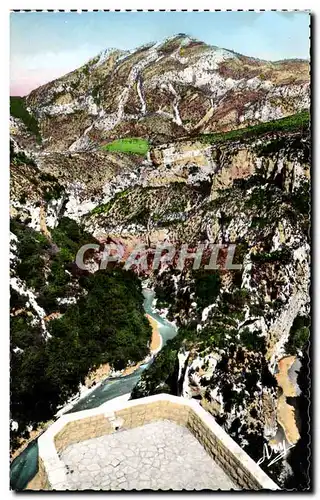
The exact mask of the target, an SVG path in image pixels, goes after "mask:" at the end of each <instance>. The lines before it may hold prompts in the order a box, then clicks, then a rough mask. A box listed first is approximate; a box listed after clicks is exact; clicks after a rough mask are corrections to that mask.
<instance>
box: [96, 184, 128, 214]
mask: <svg viewBox="0 0 320 500" xmlns="http://www.w3.org/2000/svg"><path fill="white" fill-rule="evenodd" d="M129 192H130V189H125V190H124V191H120V192H119V193H116V194H115V195H114V197H113V198H112V199H111V200H109V201H108V203H103V204H102V205H98V206H97V207H95V208H94V209H93V210H91V215H96V214H102V213H107V212H109V210H110V208H111V207H112V206H113V205H114V203H115V202H116V201H117V200H120V198H124V197H125V196H127V194H128V193H129Z"/></svg>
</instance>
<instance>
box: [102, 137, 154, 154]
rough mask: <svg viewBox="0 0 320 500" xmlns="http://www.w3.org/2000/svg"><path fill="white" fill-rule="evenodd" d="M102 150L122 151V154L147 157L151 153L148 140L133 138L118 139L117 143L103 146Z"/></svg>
mask: <svg viewBox="0 0 320 500" xmlns="http://www.w3.org/2000/svg"><path fill="white" fill-rule="evenodd" d="M101 148H102V149H106V150H107V151H120V152H121V153H132V154H137V155H141V156H145V155H146V154H147V152H148V151H149V143H148V141H147V140H146V139H141V138H139V137H137V138H134V137H132V138H125V139H117V140H116V141H113V142H110V143H109V144H105V145H104V146H101Z"/></svg>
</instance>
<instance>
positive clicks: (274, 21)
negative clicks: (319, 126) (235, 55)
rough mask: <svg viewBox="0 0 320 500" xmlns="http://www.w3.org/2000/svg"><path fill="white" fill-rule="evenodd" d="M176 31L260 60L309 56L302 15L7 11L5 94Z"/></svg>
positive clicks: (306, 26)
mask: <svg viewBox="0 0 320 500" xmlns="http://www.w3.org/2000/svg"><path fill="white" fill-rule="evenodd" d="M177 33H186V34H188V35H190V36H192V37H195V38H198V39H200V40H202V41H204V42H206V43H208V44H211V45H217V46H219V47H224V48H227V49H232V50H235V51H236V52H240V53H242V54H245V55H249V56H253V57H258V58H261V59H270V60H279V59H286V58H303V59H308V58H309V14H308V13H305V12H297V13H291V12H139V13H137V12H128V13H127V12H119V13H114V12H88V13H81V14H78V13H56V12H54V13H45V12H31V13H12V14H11V94H12V95H18V94H20V95H24V94H27V93H29V92H30V90H32V89H33V88H35V87H37V86H39V85H41V84H43V83H46V82H47V81H50V80H52V79H54V78H57V77H58V76H61V75H63V74H65V73H67V72H68V71H71V70H73V69H75V68H77V67H79V66H81V65H82V64H84V63H85V62H86V61H87V60H88V59H89V58H91V57H94V56H95V55H96V54H97V53H98V52H100V51H101V50H104V49H106V48H108V47H117V48H120V49H133V48H135V47H138V46H139V45H142V44H144V43H147V42H151V41H158V40H161V39H163V38H166V37H168V36H172V35H174V34H177Z"/></svg>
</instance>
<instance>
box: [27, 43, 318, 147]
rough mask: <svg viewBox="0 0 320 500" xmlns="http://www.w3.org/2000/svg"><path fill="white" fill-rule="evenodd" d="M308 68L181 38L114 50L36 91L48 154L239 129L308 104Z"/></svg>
mask: <svg viewBox="0 0 320 500" xmlns="http://www.w3.org/2000/svg"><path fill="white" fill-rule="evenodd" d="M309 80H310V77H309V63H308V62H307V61H303V60H292V61H281V62H276V63H273V62H268V61H261V60H259V59H253V58H250V57H246V56H243V55H241V54H237V53H235V52H232V51H228V50H225V49H220V48H218V47H215V46H209V45H206V44H205V43H203V42H200V41H198V40H195V39H192V38H190V37H187V36H186V35H178V36H176V37H172V38H171V39H168V40H165V41H164V42H162V43H161V42H160V43H156V44H153V45H152V44H151V45H148V46H143V47H140V48H138V49H137V50H135V51H132V52H125V51H120V50H116V49H114V50H109V51H106V52H104V53H102V54H99V55H98V56H97V57H95V58H93V59H91V60H90V61H88V63H87V64H85V65H84V66H82V67H80V68H78V69H76V70H75V71H73V72H71V73H69V74H67V75H65V76H63V77H61V78H59V79H57V80H54V81H53V82H50V83H48V84H46V85H43V86H41V87H39V88H38V89H36V90H34V91H32V92H31V93H30V94H29V96H28V97H27V99H26V103H27V106H28V107H29V109H30V110H31V111H32V113H33V114H34V115H35V116H37V118H38V121H39V126H40V130H41V135H42V137H43V139H44V144H43V147H44V148H45V149H46V150H48V151H61V150H67V149H71V150H74V151H83V150H85V149H86V148H87V147H88V145H90V144H93V145H99V144H101V143H103V142H105V141H107V140H109V139H113V138H118V137H119V136H120V137H121V136H122V137H123V136H131V137H132V136H133V137H139V136H142V137H149V138H150V139H152V141H153V142H155V143H163V142H168V141H170V139H172V138H176V137H178V136H185V135H187V134H189V133H192V132H197V133H199V132H206V133H208V132H213V131H225V130H230V129H235V128H241V127H245V126H248V125H253V124H257V123H259V122H266V121H270V120H273V119H277V118H281V117H283V116H287V115H291V114H294V113H296V112H298V111H301V110H302V109H306V108H307V107H308V105H309Z"/></svg>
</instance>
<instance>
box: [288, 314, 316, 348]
mask: <svg viewBox="0 0 320 500" xmlns="http://www.w3.org/2000/svg"><path fill="white" fill-rule="evenodd" d="M309 336H310V318H309V317H308V316H297V317H296V318H295V319H294V322H293V324H292V327H291V329H290V335H289V339H288V342H287V343H286V346H285V350H286V353H287V354H290V355H297V354H299V352H300V351H302V350H304V348H305V347H306V345H307V343H308V340H309Z"/></svg>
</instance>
